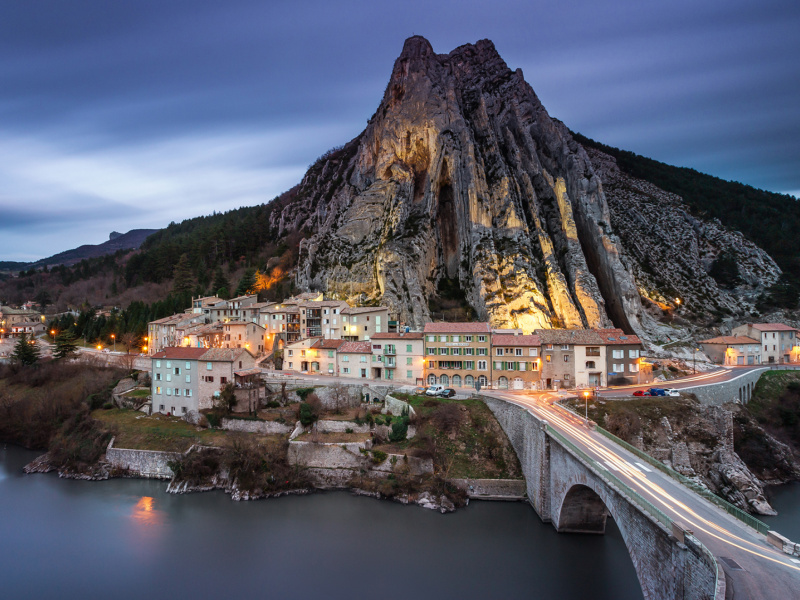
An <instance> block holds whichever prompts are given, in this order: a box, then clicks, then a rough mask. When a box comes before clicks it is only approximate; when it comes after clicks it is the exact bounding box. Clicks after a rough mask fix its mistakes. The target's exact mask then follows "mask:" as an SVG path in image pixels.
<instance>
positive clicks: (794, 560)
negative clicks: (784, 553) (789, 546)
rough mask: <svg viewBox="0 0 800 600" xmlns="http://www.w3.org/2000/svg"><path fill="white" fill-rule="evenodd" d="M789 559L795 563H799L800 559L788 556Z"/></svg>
mask: <svg viewBox="0 0 800 600" xmlns="http://www.w3.org/2000/svg"><path fill="white" fill-rule="evenodd" d="M789 560H790V561H792V562H793V563H795V564H797V565H800V560H797V559H796V558H790V559H789Z"/></svg>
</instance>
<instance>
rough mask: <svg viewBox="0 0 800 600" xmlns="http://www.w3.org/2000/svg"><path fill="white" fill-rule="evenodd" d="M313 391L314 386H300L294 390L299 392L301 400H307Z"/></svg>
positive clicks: (296, 392)
mask: <svg viewBox="0 0 800 600" xmlns="http://www.w3.org/2000/svg"><path fill="white" fill-rule="evenodd" d="M313 391H314V388H313V387H307V388H298V389H296V390H295V391H294V393H295V394H297V396H298V397H299V398H300V400H302V401H303V402H305V401H306V399H307V398H308V395H309V394H310V393H312V392H313Z"/></svg>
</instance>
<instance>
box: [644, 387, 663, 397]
mask: <svg viewBox="0 0 800 600" xmlns="http://www.w3.org/2000/svg"><path fill="white" fill-rule="evenodd" d="M648 392H649V393H650V395H651V396H666V395H667V392H666V391H665V390H664V389H663V388H650V389H649V390H648Z"/></svg>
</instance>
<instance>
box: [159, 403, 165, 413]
mask: <svg viewBox="0 0 800 600" xmlns="http://www.w3.org/2000/svg"><path fill="white" fill-rule="evenodd" d="M158 408H159V410H160V411H161V412H164V405H163V404H162V405H160V406H159V407H158Z"/></svg>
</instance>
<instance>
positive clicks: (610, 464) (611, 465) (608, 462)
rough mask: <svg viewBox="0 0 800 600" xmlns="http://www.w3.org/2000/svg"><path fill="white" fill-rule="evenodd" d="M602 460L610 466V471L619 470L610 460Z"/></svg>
mask: <svg viewBox="0 0 800 600" xmlns="http://www.w3.org/2000/svg"><path fill="white" fill-rule="evenodd" d="M603 462H605V463H606V464H607V465H608V466H609V467H610V468H611V470H612V471H619V467H617V466H616V465H615V464H614V463H612V462H610V461H608V460H606V461H603Z"/></svg>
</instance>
